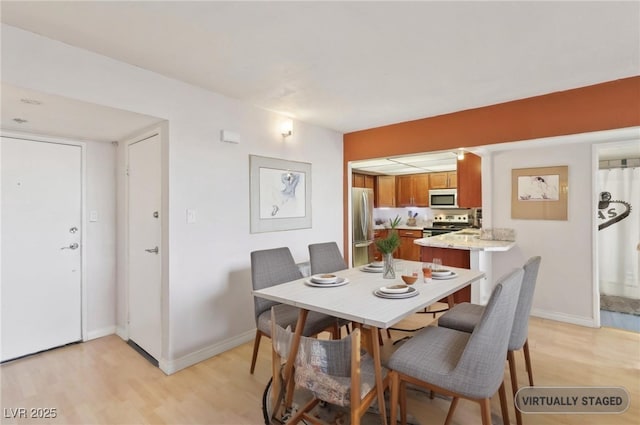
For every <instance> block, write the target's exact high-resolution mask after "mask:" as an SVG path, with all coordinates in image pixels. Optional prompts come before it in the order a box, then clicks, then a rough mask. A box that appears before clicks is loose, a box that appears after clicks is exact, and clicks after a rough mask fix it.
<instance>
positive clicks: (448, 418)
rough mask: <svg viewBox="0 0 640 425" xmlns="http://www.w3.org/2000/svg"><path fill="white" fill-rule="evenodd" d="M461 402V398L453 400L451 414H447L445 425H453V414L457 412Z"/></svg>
mask: <svg viewBox="0 0 640 425" xmlns="http://www.w3.org/2000/svg"><path fill="white" fill-rule="evenodd" d="M459 401H460V398H458V397H454V398H453V399H452V400H451V406H449V412H447V418H446V419H445V420H444V425H450V424H451V420H452V419H453V412H454V410H456V407H457V406H458V402H459Z"/></svg>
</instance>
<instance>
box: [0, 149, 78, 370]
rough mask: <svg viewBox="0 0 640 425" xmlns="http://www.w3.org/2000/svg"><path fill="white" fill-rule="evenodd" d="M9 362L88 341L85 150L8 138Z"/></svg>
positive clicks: (5, 296)
mask: <svg viewBox="0 0 640 425" xmlns="http://www.w3.org/2000/svg"><path fill="white" fill-rule="evenodd" d="M0 156H1V157H2V159H1V163H2V173H1V175H2V184H1V187H2V212H1V213H2V215H1V220H2V228H1V234H2V238H1V239H2V246H1V251H2V254H1V258H2V264H1V266H0V267H1V269H2V284H1V288H2V293H1V298H2V340H1V344H0V346H1V347H2V349H1V352H2V354H1V356H2V361H5V360H10V359H14V358H17V357H21V356H24V355H27V354H32V353H36V352H38V351H42V350H46V349H49V348H53V347H58V346H61V345H64V344H68V343H71V342H75V341H79V340H81V339H82V314H81V311H82V304H81V290H82V287H81V282H82V268H81V247H80V243H81V242H82V239H81V232H82V147H81V146H75V145H65V144H58V143H45V142H36V141H30V140H21V139H13V138H7V137H2V138H1V144H0Z"/></svg>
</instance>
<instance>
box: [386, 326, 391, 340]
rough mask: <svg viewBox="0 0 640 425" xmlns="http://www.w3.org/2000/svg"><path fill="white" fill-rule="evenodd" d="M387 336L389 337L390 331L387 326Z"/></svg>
mask: <svg viewBox="0 0 640 425" xmlns="http://www.w3.org/2000/svg"><path fill="white" fill-rule="evenodd" d="M387 338H389V339H391V331H390V330H389V328H387Z"/></svg>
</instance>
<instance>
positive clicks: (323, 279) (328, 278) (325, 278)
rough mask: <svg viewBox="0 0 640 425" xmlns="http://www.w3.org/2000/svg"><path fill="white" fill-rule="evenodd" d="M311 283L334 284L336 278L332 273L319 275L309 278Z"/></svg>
mask: <svg viewBox="0 0 640 425" xmlns="http://www.w3.org/2000/svg"><path fill="white" fill-rule="evenodd" d="M310 279H311V281H312V282H315V283H336V282H337V281H338V276H336V275H335V274H333V273H321V274H314V275H313V276H311V278H310Z"/></svg>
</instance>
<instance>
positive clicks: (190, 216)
mask: <svg viewBox="0 0 640 425" xmlns="http://www.w3.org/2000/svg"><path fill="white" fill-rule="evenodd" d="M195 222H196V210H192V209H187V224H193V223H195Z"/></svg>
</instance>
